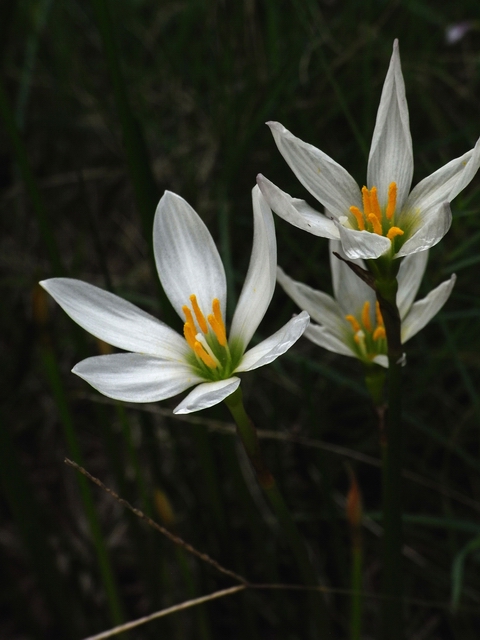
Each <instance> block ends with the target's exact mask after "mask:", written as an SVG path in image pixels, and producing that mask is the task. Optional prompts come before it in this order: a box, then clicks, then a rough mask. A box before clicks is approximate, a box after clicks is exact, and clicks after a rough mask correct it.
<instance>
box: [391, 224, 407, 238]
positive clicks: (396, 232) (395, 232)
mask: <svg viewBox="0 0 480 640" xmlns="http://www.w3.org/2000/svg"><path fill="white" fill-rule="evenodd" d="M404 233H405V231H402V230H401V229H400V227H390V229H389V230H388V233H387V238H388V239H389V240H393V239H394V238H395V237H396V236H403V234H404Z"/></svg>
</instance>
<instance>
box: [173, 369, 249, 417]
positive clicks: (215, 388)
mask: <svg viewBox="0 0 480 640" xmlns="http://www.w3.org/2000/svg"><path fill="white" fill-rule="evenodd" d="M239 384H240V378H237V377H233V378H228V379H227V380H219V381H218V382H204V383H202V384H199V385H198V387H195V389H193V391H191V392H190V393H189V394H188V396H187V397H186V398H185V399H184V400H182V402H181V403H180V404H179V405H178V406H177V407H175V409H174V410H173V413H180V414H182V413H192V412H193V411H201V410H202V409H208V408H209V407H213V406H214V405H216V404H218V403H219V402H221V401H222V400H225V398H227V397H228V396H229V395H231V394H232V393H233V392H234V391H236V390H237V389H238V385H239Z"/></svg>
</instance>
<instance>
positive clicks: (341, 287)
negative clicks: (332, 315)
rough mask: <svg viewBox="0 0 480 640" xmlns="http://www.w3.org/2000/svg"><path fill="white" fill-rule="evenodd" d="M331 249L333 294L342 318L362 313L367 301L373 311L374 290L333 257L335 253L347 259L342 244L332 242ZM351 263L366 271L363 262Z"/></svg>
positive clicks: (341, 261) (355, 261)
mask: <svg viewBox="0 0 480 640" xmlns="http://www.w3.org/2000/svg"><path fill="white" fill-rule="evenodd" d="M329 249H330V268H331V271H332V284H333V292H334V295H335V299H336V300H337V302H338V304H339V306H340V309H341V312H340V313H341V316H342V318H344V317H345V316H346V315H349V314H352V315H354V316H357V315H358V314H359V313H361V311H362V309H363V305H364V304H365V302H367V300H368V301H369V302H370V306H371V308H372V309H373V305H375V300H376V298H375V292H374V291H373V289H372V288H371V287H369V286H368V285H367V284H365V282H363V280H361V279H360V278H359V277H358V276H357V275H356V274H355V273H354V272H353V271H352V270H351V269H350V267H349V266H348V265H347V264H346V263H345V262H343V260H340V259H339V258H337V257H336V256H334V255H333V252H334V251H335V252H336V253H338V254H339V255H341V256H342V257H343V258H347V257H346V255H345V253H344V251H343V249H342V245H341V243H340V242H336V241H335V240H330V244H329ZM351 262H353V263H354V264H357V265H358V266H359V267H361V268H362V269H365V264H364V262H363V260H351ZM307 311H308V309H307ZM312 317H313V316H312Z"/></svg>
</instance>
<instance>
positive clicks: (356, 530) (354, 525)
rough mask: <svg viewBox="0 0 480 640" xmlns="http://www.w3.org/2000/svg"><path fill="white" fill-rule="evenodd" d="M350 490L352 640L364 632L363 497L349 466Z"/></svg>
mask: <svg viewBox="0 0 480 640" xmlns="http://www.w3.org/2000/svg"><path fill="white" fill-rule="evenodd" d="M348 470H349V475H350V490H349V492H348V495H347V504H346V516H347V522H348V524H349V525H350V535H351V540H352V568H351V574H350V575H351V586H352V600H351V609H350V640H360V638H361V633H362V582H363V580H362V578H363V576H362V570H363V540H362V499H361V495H360V488H359V486H358V482H357V478H356V477H355V474H354V472H353V470H352V469H351V468H350V467H349V468H348Z"/></svg>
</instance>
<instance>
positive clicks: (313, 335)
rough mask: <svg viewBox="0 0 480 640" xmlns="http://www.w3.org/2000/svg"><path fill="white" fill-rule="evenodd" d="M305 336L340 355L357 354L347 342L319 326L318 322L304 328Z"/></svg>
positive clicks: (355, 355) (354, 356) (354, 355)
mask: <svg viewBox="0 0 480 640" xmlns="http://www.w3.org/2000/svg"><path fill="white" fill-rule="evenodd" d="M304 335H305V338H308V339H309V340H311V341H312V342H313V343H314V344H316V345H318V346H319V347H323V348H324V349H327V351H332V352H333V353H339V354H340V355H342V356H351V357H352V358H356V357H357V354H356V353H355V352H354V351H353V349H351V348H350V347H349V346H348V344H347V342H346V341H344V340H341V339H340V338H339V337H337V335H334V334H333V333H331V332H330V330H329V329H328V328H327V327H320V326H319V325H318V324H310V325H309V326H308V327H307V329H306V330H305V334H304Z"/></svg>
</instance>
